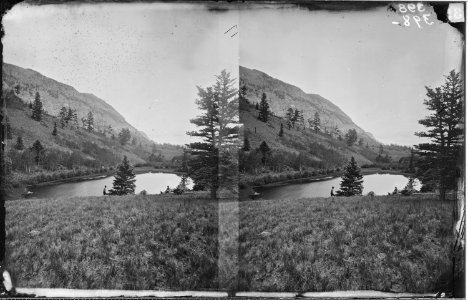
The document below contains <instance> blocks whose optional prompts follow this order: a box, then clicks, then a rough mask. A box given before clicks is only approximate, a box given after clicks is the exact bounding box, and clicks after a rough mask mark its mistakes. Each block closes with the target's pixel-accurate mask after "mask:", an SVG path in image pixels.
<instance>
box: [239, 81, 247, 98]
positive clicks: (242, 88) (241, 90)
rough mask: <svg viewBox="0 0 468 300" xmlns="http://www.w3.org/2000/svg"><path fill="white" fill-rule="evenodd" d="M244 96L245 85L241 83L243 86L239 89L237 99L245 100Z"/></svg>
mask: <svg viewBox="0 0 468 300" xmlns="http://www.w3.org/2000/svg"><path fill="white" fill-rule="evenodd" d="M246 96H247V87H246V86H245V85H243V86H242V87H241V88H240V89H239V99H241V100H247V98H246Z"/></svg>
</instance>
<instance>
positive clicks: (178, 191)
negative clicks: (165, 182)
mask: <svg viewBox="0 0 468 300" xmlns="http://www.w3.org/2000/svg"><path fill="white" fill-rule="evenodd" d="M183 193H184V190H183V189H179V188H175V189H174V194H176V195H182V194H183Z"/></svg>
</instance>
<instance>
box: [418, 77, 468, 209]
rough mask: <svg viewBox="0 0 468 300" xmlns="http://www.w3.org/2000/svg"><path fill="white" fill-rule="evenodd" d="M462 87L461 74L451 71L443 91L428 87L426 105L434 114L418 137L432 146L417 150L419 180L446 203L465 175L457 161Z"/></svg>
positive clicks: (461, 137)
mask: <svg viewBox="0 0 468 300" xmlns="http://www.w3.org/2000/svg"><path fill="white" fill-rule="evenodd" d="M463 84H464V83H463V79H462V78H461V76H460V73H456V72H455V71H454V70H452V71H451V72H450V73H449V75H448V76H446V77H445V83H444V84H443V85H442V86H441V87H437V88H435V89H433V88H430V87H426V96H427V99H425V100H424V104H425V105H426V107H427V109H428V110H429V111H431V114H430V115H429V116H427V117H426V118H424V119H422V120H419V123H420V124H422V125H424V126H425V127H427V131H425V132H417V133H416V135H417V136H419V137H424V138H429V139H430V142H428V143H423V144H419V145H417V146H416V149H417V154H419V156H420V159H419V160H418V172H419V173H421V174H420V175H421V176H419V177H420V179H422V182H423V188H428V189H434V188H438V190H439V199H440V200H445V193H446V191H447V190H448V189H454V188H456V184H457V177H458V176H459V174H460V173H462V170H461V169H460V165H459V164H458V161H457V160H459V159H460V160H461V159H462V158H461V157H462V155H463V150H462V149H463V141H464V128H463V123H464V107H463V106H464V105H463V104H464V95H463V94H464V92H463Z"/></svg>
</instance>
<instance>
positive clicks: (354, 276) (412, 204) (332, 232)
mask: <svg viewBox="0 0 468 300" xmlns="http://www.w3.org/2000/svg"><path fill="white" fill-rule="evenodd" d="M453 205H454V203H453V202H439V201H436V200H435V196H429V197H427V196H425V197H421V196H419V195H418V196H416V195H415V196H410V197H400V196H381V197H373V198H370V197H364V196H361V197H351V198H335V199H331V198H311V199H300V200H283V201H276V200H275V201H269V200H254V201H246V202H240V203H239V206H240V207H239V212H240V236H239V242H240V245H239V251H240V252H239V258H240V271H239V289H240V290H244V291H245V290H255V291H298V292H300V291H308V292H312V291H333V290H379V291H393V292H415V293H423V292H433V291H437V290H438V289H439V288H441V287H442V286H444V285H445V286H446V285H447V284H449V280H450V278H451V272H452V264H451V247H452V236H453V235H452V227H451V226H452V206H453Z"/></svg>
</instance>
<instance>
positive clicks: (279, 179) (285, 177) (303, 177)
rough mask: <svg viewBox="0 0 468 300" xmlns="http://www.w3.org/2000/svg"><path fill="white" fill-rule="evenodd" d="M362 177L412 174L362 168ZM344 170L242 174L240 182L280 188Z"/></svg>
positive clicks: (332, 175) (241, 186)
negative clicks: (279, 186)
mask: <svg viewBox="0 0 468 300" xmlns="http://www.w3.org/2000/svg"><path fill="white" fill-rule="evenodd" d="M361 174H362V175H371V174H395V175H407V176H410V175H412V174H410V173H406V172H404V171H402V170H384V169H381V168H362V169H361ZM342 175H343V170H342V169H340V168H336V169H333V170H332V169H327V170H318V171H308V170H306V171H302V172H299V171H289V172H282V173H273V172H269V173H262V174H258V175H252V174H242V175H241V178H240V180H239V186H240V188H248V187H260V186H278V185H285V184H292V183H307V182H314V181H322V180H327V179H331V178H336V177H341V176H342Z"/></svg>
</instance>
